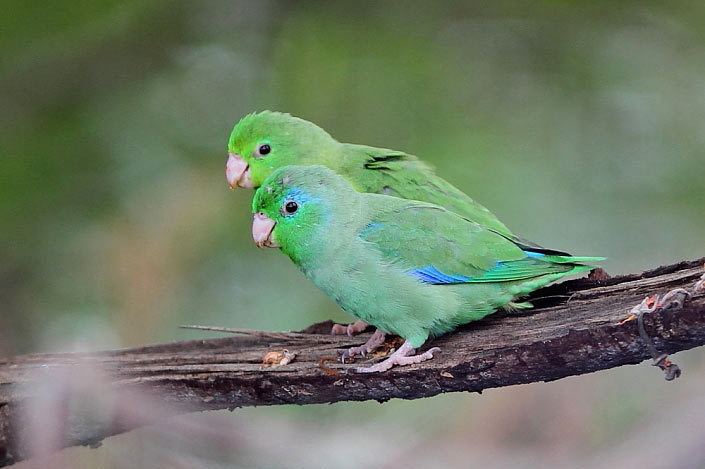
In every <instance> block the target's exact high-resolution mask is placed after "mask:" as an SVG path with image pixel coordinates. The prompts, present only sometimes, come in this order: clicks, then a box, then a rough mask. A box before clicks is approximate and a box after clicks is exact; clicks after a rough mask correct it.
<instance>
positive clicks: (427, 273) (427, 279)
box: [409, 265, 472, 285]
mask: <svg viewBox="0 0 705 469" xmlns="http://www.w3.org/2000/svg"><path fill="white" fill-rule="evenodd" d="M409 274H410V275H412V276H413V277H416V278H417V279H419V280H421V281H422V282H424V283H430V284H431V285H450V284H454V283H468V282H470V281H471V280H472V279H471V278H470V277H465V276H464V275H448V274H444V273H443V272H441V271H440V270H438V269H436V268H435V267H433V266H432V265H427V266H425V267H421V268H419V269H414V270H410V271H409Z"/></svg>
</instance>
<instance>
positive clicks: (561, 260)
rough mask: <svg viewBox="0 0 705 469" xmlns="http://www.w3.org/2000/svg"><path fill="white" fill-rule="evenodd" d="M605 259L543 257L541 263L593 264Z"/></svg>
mask: <svg viewBox="0 0 705 469" xmlns="http://www.w3.org/2000/svg"><path fill="white" fill-rule="evenodd" d="M606 259H607V258H606V257H586V256H583V257H580V256H552V255H548V256H544V257H542V258H541V260H542V261H547V262H555V263H556V264H591V263H593V262H601V261H604V260H606Z"/></svg>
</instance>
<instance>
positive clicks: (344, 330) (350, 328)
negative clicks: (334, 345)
mask: <svg viewBox="0 0 705 469" xmlns="http://www.w3.org/2000/svg"><path fill="white" fill-rule="evenodd" d="M365 329H367V323H366V322H365V321H355V322H353V323H350V324H333V327H332V328H331V330H330V333H331V334H332V335H347V336H349V337H352V336H354V335H357V334H360V333H362V332H365Z"/></svg>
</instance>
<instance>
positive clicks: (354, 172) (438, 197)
mask: <svg viewBox="0 0 705 469" xmlns="http://www.w3.org/2000/svg"><path fill="white" fill-rule="evenodd" d="M343 148H344V158H345V166H344V167H343V168H342V169H343V171H344V173H345V175H346V176H348V179H349V180H350V181H351V182H352V183H353V186H355V189H357V190H358V191H360V192H368V193H375V194H385V195H391V196H394V197H399V198H402V199H408V200H421V201H423V202H429V203H432V204H435V205H440V206H441V207H444V208H447V209H448V210H450V211H452V212H455V213H457V214H459V215H462V216H463V217H465V218H467V219H469V220H471V221H474V222H476V223H479V224H480V225H482V226H486V227H488V228H491V229H493V230H495V231H497V232H499V233H502V234H504V235H507V236H513V235H512V233H511V231H509V228H507V227H506V226H505V225H504V224H503V223H502V222H501V221H499V220H498V219H497V217H496V216H495V215H494V214H493V213H492V212H490V211H489V210H487V209H486V208H485V207H483V206H482V205H480V204H479V203H477V202H476V201H474V200H473V199H471V198H470V197H469V196H468V195H467V194H465V193H464V192H462V191H461V190H459V189H458V188H456V187H455V186H453V185H452V184H450V183H449V182H448V181H446V180H444V179H443V178H440V177H438V176H437V175H436V174H435V172H434V170H433V168H432V167H431V166H429V165H427V164H426V163H424V162H423V161H421V160H419V159H418V158H417V157H415V156H413V155H409V154H406V153H403V152H399V151H396V150H388V149H384V148H374V147H368V146H363V145H352V144H343Z"/></svg>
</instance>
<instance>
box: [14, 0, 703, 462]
mask: <svg viewBox="0 0 705 469" xmlns="http://www.w3.org/2000/svg"><path fill="white" fill-rule="evenodd" d="M2 11H3V14H2V18H1V19H0V223H1V225H0V240H1V242H0V295H1V298H0V300H1V301H2V309H1V311H2V312H1V313H0V354H6V355H10V354H15V353H25V352H33V351H47V350H78V349H99V348H108V347H122V346H131V345H138V344H144V343H150V342H158V341H164V340H172V339H183V338H194V337H203V336H204V334H200V333H196V332H194V331H179V330H177V329H176V326H177V325H179V324H184V323H196V324H207V325H221V326H233V327H246V328H255V329H268V330H289V329H298V328H303V327H305V326H307V325H309V324H310V323H312V322H315V321H319V320H324V319H329V318H333V319H335V320H337V321H345V320H346V319H347V318H346V317H345V315H344V314H343V313H342V312H340V311H339V310H338V309H337V308H336V306H335V305H334V304H333V303H332V302H331V301H329V300H328V299H327V298H325V297H324V296H323V295H322V294H321V293H319V292H318V291H317V290H316V289H315V287H314V286H313V285H311V284H310V283H308V281H306V279H305V278H303V276H302V275H300V274H299V273H298V271H297V270H296V268H295V267H294V266H293V265H292V264H291V263H290V262H289V260H288V259H286V258H285V257H284V256H282V255H280V254H279V253H277V252H275V251H273V250H267V251H262V250H257V249H256V248H255V247H254V245H253V244H252V242H251V240H250V234H249V233H250V230H249V224H250V210H249V203H250V198H251V195H252V194H251V193H250V192H248V191H244V190H238V191H235V192H230V191H229V190H227V187H226V184H225V179H224V174H223V168H224V162H225V153H226V143H227V138H228V135H229V132H230V130H231V128H232V126H233V125H234V123H235V122H236V121H237V120H238V119H239V118H240V117H242V116H243V115H244V114H246V113H249V112H252V111H255V110H263V109H273V110H280V111H286V112H290V113H292V114H294V115H297V116H300V117H303V118H305V119H308V120H311V121H313V122H316V123H318V124H319V125H321V126H322V127H324V128H325V129H326V130H328V131H329V132H330V133H331V134H332V135H333V136H335V137H336V138H338V139H339V140H341V141H350V142H357V143H366V144H370V145H375V146H382V147H388V148H397V149H401V150H405V151H407V152H410V153H413V154H416V155H419V156H421V157H422V158H424V159H426V160H427V161H429V162H431V163H432V164H434V165H435V166H436V167H437V168H438V172H439V173H440V174H441V175H442V176H444V177H445V178H447V179H448V180H450V181H451V182H453V183H454V184H456V185H457V186H458V187H460V188H461V189H463V190H465V191H466V192H468V193H469V194H470V195H472V196H473V197H474V198H476V199H477V200H479V201H480V202H481V203H483V204H484V205H486V206H487V207H489V208H491V209H492V210H493V211H494V212H495V213H496V214H498V216H499V217H500V219H502V220H503V221H504V222H505V223H506V224H507V225H508V226H509V227H510V228H512V229H513V230H514V231H515V232H517V233H520V234H522V235H523V236H524V237H526V238H528V239H532V240H535V241H537V242H540V243H541V244H543V245H546V246H550V247H555V248H558V249H564V250H569V251H571V252H573V253H575V254H578V255H604V256H607V257H608V258H609V261H608V262H606V263H605V267H606V268H607V270H608V271H609V272H610V273H624V272H628V271H638V270H642V269H646V268H650V267H654V266H657V265H661V264H665V263H671V262H674V261H677V260H681V259H694V258H697V257H700V256H702V255H703V254H705V241H704V238H705V216H704V214H705V190H704V188H703V184H704V183H705V81H703V76H705V3H698V2H668V3H663V2H602V1H598V2H564V1H539V2H527V3H525V4H524V5H523V6H520V5H519V4H515V3H502V2H499V3H497V2H455V1H449V2H420V1H403V2H402V1H398V2H379V3H367V2H339V3H335V2H324V1H310V2H284V1H245V2H243V1H237V2H235V1H232V2H229V1H205V2H166V1H123V2H117V1H114V2H113V1H108V2H106V1H95V0H94V1H60V2H52V4H51V5H49V4H43V3H41V2H27V1H22V0H18V1H16V0H11V1H8V0H5V1H4V2H2ZM676 358H677V361H678V362H679V364H681V365H682V367H683V368H684V369H685V375H684V377H683V378H682V379H681V380H680V381H679V382H677V383H665V382H664V381H663V379H662V377H661V375H660V373H659V372H658V371H657V370H655V369H652V368H651V367H649V366H647V365H645V364H644V365H641V366H639V367H627V368H622V369H618V370H611V371H608V372H603V373H598V374H593V375H588V376H583V377H575V378H569V379H565V380H562V381H560V382H556V383H549V384H544V383H540V384H533V385H527V386H518V387H513V388H507V389H500V390H491V391H487V392H485V393H484V394H483V395H482V396H479V395H448V396H440V397H437V398H434V399H426V400H419V401H413V402H402V401H393V402H389V403H386V404H384V405H382V406H380V405H378V404H377V403H350V404H337V405H334V406H311V407H305V408H284V407H282V408H272V409H245V410H238V411H236V412H234V413H232V414H230V413H227V412H226V413H210V414H204V415H200V416H194V417H191V418H193V419H195V420H198V419H201V420H203V419H210V420H208V422H209V423H208V425H215V424H216V423H213V422H217V425H221V426H222V428H226V429H227V431H228V432H231V433H232V434H233V435H237V436H238V438H239V440H238V441H239V444H238V445H233V446H231V447H228V448H219V449H218V450H217V451H213V450H212V448H211V446H212V442H209V441H208V439H207V438H205V437H204V438H191V439H190V440H189V441H188V442H184V441H181V440H180V438H181V437H180V436H179V435H178V434H174V433H169V432H168V431H166V430H165V428H167V427H168V425H166V426H157V427H152V428H149V429H144V430H139V431H137V432H132V433H130V434H127V435H123V436H120V437H117V438H113V439H110V440H108V441H107V442H106V444H105V445H104V447H103V448H101V449H99V450H86V449H73V450H69V451H65V452H63V453H62V454H61V455H60V456H59V458H61V461H62V462H63V463H65V464H67V465H68V467H140V466H144V467H230V466H235V467H262V468H269V467H359V466H360V465H362V464H364V465H367V466H368V467H397V466H399V465H401V464H403V465H404V467H431V466H441V467H442V466H446V467H479V466H483V467H508V466H514V467H516V466H520V467H540V466H543V467H545V466H556V467H561V466H565V465H570V466H576V465H578V466H585V467H614V465H615V464H617V465H620V467H630V466H631V465H635V464H639V463H641V462H643V463H646V464H647V467H649V466H651V467H653V466H658V467H697V466H700V467H702V466H703V465H705V402H704V401H703V398H702V396H703V390H704V389H705V366H703V360H702V358H703V354H702V351H701V350H694V351H690V352H687V353H682V354H680V355H679V356H677V357H676ZM672 402H678V406H677V410H674V408H671V406H670V403H672ZM270 438H272V439H273V440H272V441H270V440H269V439H270ZM209 448H211V449H209ZM176 455H178V456H179V457H180V458H181V459H179V460H178V461H176V460H175V459H173V458H175V457H176ZM170 458H171V459H170ZM183 461H189V462H188V463H184V462H183ZM177 463H178V464H177Z"/></svg>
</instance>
